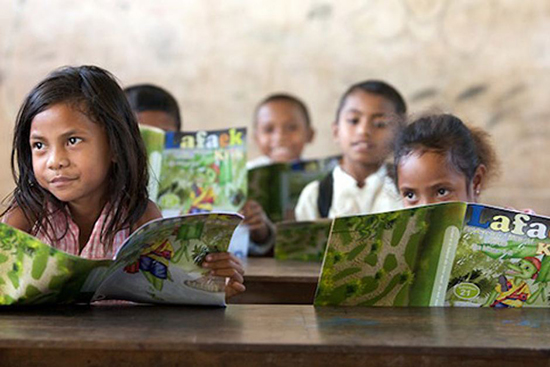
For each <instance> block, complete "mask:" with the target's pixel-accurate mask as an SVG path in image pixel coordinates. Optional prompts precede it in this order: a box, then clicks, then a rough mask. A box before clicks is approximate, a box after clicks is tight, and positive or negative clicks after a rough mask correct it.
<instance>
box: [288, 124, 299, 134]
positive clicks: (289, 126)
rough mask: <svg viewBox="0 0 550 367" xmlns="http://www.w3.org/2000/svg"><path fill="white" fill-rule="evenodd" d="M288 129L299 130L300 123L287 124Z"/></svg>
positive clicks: (290, 130) (289, 130)
mask: <svg viewBox="0 0 550 367" xmlns="http://www.w3.org/2000/svg"><path fill="white" fill-rule="evenodd" d="M286 130H287V131H288V132H294V131H298V125H296V124H292V125H287V126H286Z"/></svg>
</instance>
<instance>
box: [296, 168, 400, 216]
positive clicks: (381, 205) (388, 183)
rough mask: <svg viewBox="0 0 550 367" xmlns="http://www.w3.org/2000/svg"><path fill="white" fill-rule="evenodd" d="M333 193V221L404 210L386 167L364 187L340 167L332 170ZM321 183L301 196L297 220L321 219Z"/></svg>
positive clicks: (377, 172)
mask: <svg viewBox="0 0 550 367" xmlns="http://www.w3.org/2000/svg"><path fill="white" fill-rule="evenodd" d="M332 177H333V193H332V205H331V207H330V210H329V212H328V217H329V218H335V217H340V216H346V215H355V214H369V213H379V212H385V211H390V210H396V209H401V208H402V207H403V205H402V203H401V198H400V197H399V194H398V193H397V189H396V188H395V184H394V183H393V181H392V179H391V178H390V177H389V176H388V171H387V168H386V166H385V165H382V167H381V168H380V169H379V170H378V171H376V172H375V173H373V174H372V175H370V176H369V177H367V179H366V180H365V184H364V185H363V187H358V186H357V181H356V180H355V179H354V178H353V177H352V176H350V175H349V174H347V173H346V172H345V171H344V170H343V169H342V167H340V166H339V165H338V166H336V167H335V168H334V170H333V171H332ZM318 196H319V181H313V182H311V183H309V184H308V185H307V186H306V187H305V188H304V189H303V190H302V193H301V194H300V198H299V199H298V204H297V205H296V209H295V215H296V220H298V221H303V220H315V219H319V218H320V217H321V216H320V214H319V209H318V207H317V197H318Z"/></svg>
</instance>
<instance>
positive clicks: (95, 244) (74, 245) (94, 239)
mask: <svg viewBox="0 0 550 367" xmlns="http://www.w3.org/2000/svg"><path fill="white" fill-rule="evenodd" d="M64 210H65V212H66V213H67V215H64V213H63V211H62V210H57V211H54V212H53V214H52V215H51V217H50V221H51V223H52V225H53V232H52V228H48V232H46V231H44V230H43V229H42V230H40V231H39V232H38V233H37V234H36V238H38V239H39V240H40V241H42V242H45V243H50V238H59V237H61V236H63V235H64V234H65V235H64V236H63V238H61V239H60V240H58V241H57V243H54V244H51V246H52V247H55V248H57V249H59V250H62V251H65V252H67V253H69V254H71V255H75V256H80V257H83V258H86V259H112V258H113V256H114V255H115V254H116V251H117V250H118V249H119V248H120V246H122V244H123V243H124V241H125V240H126V239H127V238H128V237H129V236H130V229H129V228H127V229H123V230H121V231H119V232H117V233H116V235H115V237H114V238H113V246H112V249H110V250H107V249H105V247H104V245H103V242H102V241H101V228H102V227H103V224H104V223H105V221H106V220H107V205H106V206H105V207H104V208H103V210H102V211H101V214H100V215H99V218H98V219H97V221H96V222H95V224H94V228H93V229H92V233H91V234H90V238H89V239H88V242H87V243H86V245H85V246H84V247H83V248H82V251H80V245H79V243H78V236H79V235H80V229H79V228H78V226H77V225H76V223H75V222H74V221H73V219H72V218H71V216H70V214H69V212H68V209H64ZM67 224H68V227H67ZM66 229H67V233H65V230H66ZM48 234H49V235H50V236H49V237H48Z"/></svg>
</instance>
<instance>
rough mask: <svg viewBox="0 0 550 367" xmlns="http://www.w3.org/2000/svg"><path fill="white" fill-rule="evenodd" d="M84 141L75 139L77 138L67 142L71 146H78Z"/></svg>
mask: <svg viewBox="0 0 550 367" xmlns="http://www.w3.org/2000/svg"><path fill="white" fill-rule="evenodd" d="M81 141H82V139H80V138H75V137H71V138H69V139H68V140H67V142H68V143H69V145H76V144H78V143H79V142H81Z"/></svg>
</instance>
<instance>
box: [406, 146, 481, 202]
mask: <svg viewBox="0 0 550 367" xmlns="http://www.w3.org/2000/svg"><path fill="white" fill-rule="evenodd" d="M397 180H398V188H399V193H400V195H401V198H402V200H403V205H404V206H405V207H409V206H415V205H426V204H434V203H439V202H443V201H467V202H472V201H475V199H474V197H473V196H472V191H473V190H472V188H471V187H468V185H467V182H466V176H464V175H463V174H462V173H460V172H457V171H456V170H455V169H454V168H453V167H451V166H450V163H449V162H448V159H447V157H446V156H445V155H443V154H441V153H439V152H434V151H429V150H428V151H425V152H414V151H413V152H412V153H411V154H409V155H407V156H405V157H403V158H402V159H401V162H400V163H399V166H398V167H397Z"/></svg>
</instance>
